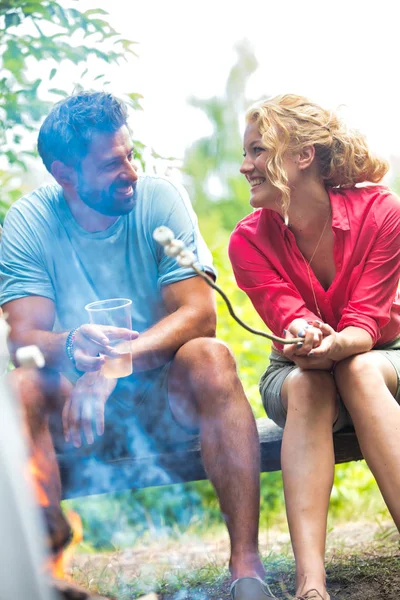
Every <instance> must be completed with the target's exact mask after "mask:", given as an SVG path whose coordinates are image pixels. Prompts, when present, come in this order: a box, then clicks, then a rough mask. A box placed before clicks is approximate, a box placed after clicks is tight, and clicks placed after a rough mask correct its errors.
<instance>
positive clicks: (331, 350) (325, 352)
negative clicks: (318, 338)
mask: <svg viewBox="0 0 400 600" xmlns="http://www.w3.org/2000/svg"><path fill="white" fill-rule="evenodd" d="M313 326H314V327H318V329H320V331H321V332H322V335H323V338H322V342H321V344H320V345H319V346H318V348H313V349H312V350H311V352H309V354H308V356H310V357H313V358H329V359H330V360H333V361H337V360H340V359H341V352H342V344H341V340H340V334H339V333H337V331H335V330H334V329H333V327H331V326H330V325H328V324H327V323H321V322H320V321H314V323H313Z"/></svg>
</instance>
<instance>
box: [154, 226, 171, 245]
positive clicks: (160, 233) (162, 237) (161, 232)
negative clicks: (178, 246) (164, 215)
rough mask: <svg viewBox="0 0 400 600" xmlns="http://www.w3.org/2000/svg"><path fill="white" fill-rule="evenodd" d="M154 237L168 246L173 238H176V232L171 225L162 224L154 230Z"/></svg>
mask: <svg viewBox="0 0 400 600" xmlns="http://www.w3.org/2000/svg"><path fill="white" fill-rule="evenodd" d="M153 238H154V239H155V241H156V242H158V243H159V244H161V246H168V245H169V244H170V243H171V242H172V241H173V240H175V235H174V232H173V231H171V229H169V227H164V225H161V226H160V227H157V228H156V229H155V230H154V231H153Z"/></svg>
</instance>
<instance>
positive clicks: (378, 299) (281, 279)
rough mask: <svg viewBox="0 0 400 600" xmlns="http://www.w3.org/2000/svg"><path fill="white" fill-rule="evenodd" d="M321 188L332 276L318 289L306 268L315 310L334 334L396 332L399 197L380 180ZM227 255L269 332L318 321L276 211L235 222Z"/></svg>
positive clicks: (376, 336) (380, 336) (386, 337)
mask: <svg viewBox="0 0 400 600" xmlns="http://www.w3.org/2000/svg"><path fill="white" fill-rule="evenodd" d="M328 192H329V197H330V201H331V206H332V229H333V233H334V260H335V265H336V275H335V278H334V280H333V282H332V284H331V285H330V287H329V288H328V289H327V290H324V288H323V287H322V285H321V284H320V283H319V281H318V279H317V278H316V277H315V275H314V273H313V272H312V269H311V268H310V273H311V278H312V284H313V287H314V292H315V296H316V299H317V303H318V307H319V309H320V311H321V314H322V317H323V319H324V321H325V322H326V323H329V325H331V327H333V328H334V329H335V330H336V331H342V330H343V329H344V328H345V327H349V326H354V327H360V328H361V329H364V330H365V331H367V332H368V333H369V334H370V335H371V337H372V339H373V343H374V346H375V345H378V346H379V345H382V344H385V343H387V342H390V341H392V340H394V339H395V338H397V337H398V336H399V335H400V295H399V292H398V283H399V277H400V200H399V198H398V197H397V196H396V195H395V194H393V193H392V192H391V191H390V190H389V189H388V188H386V187H384V186H381V185H379V186H376V185H370V186H368V187H359V188H352V189H346V190H339V189H330V190H328ZM229 257H230V260H231V263H232V266H233V270H234V273H235V277H236V281H237V284H238V286H239V287H240V288H241V289H242V290H243V291H245V292H246V294H247V295H248V296H249V298H250V300H251V301H252V303H253V305H254V307H255V309H256V310H257V312H258V313H259V315H260V316H261V318H262V319H263V320H264V322H265V323H266V325H267V327H268V328H269V329H270V330H271V331H272V332H273V333H275V335H279V336H283V330H284V329H287V328H288V326H289V325H290V323H291V322H292V321H293V320H294V319H299V318H301V319H305V320H306V321H309V322H311V321H313V320H315V319H319V317H318V316H317V315H316V311H317V309H316V306H315V300H314V297H313V293H312V289H311V286H310V280H309V277H308V273H307V268H306V265H305V263H304V260H303V258H302V255H301V253H300V250H299V248H298V247H297V244H296V239H295V237H294V235H293V233H292V232H291V231H290V229H289V228H288V227H287V226H286V225H285V224H284V222H283V220H282V218H281V217H280V216H279V214H278V213H277V212H275V211H272V210H269V209H265V208H264V209H258V210H256V211H254V212H253V213H252V214H250V215H248V216H247V217H245V218H244V219H242V220H241V221H240V222H239V223H238V225H237V226H236V228H235V230H234V232H233V233H232V236H231V239H230V243H229ZM277 347H278V348H279V345H277Z"/></svg>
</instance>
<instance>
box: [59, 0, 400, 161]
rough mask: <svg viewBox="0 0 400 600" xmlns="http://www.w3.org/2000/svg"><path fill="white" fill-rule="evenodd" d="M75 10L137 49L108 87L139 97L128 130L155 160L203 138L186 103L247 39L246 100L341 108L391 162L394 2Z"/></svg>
mask: <svg viewBox="0 0 400 600" xmlns="http://www.w3.org/2000/svg"><path fill="white" fill-rule="evenodd" d="M74 4H75V6H76V5H77V3H76V2H75V3H74ZM78 5H79V8H80V9H81V10H85V9H86V8H94V7H98V6H100V7H102V8H104V9H106V10H107V11H108V12H109V15H110V17H109V20H110V23H111V25H113V26H114V28H115V29H117V30H118V31H120V32H121V33H122V34H123V35H124V36H125V37H128V38H130V39H132V40H135V41H137V42H139V44H138V46H137V52H138V54H139V58H138V59H135V58H130V59H129V65H125V66H124V65H123V66H121V67H117V66H113V67H112V69H111V70H110V78H109V79H110V80H111V82H112V86H111V89H112V90H113V91H115V92H116V93H117V94H122V93H124V92H132V91H137V92H140V93H141V94H143V96H144V100H143V102H142V104H143V107H144V109H145V110H144V112H143V113H140V114H139V115H138V116H137V119H136V122H135V123H134V127H135V134H136V136H137V137H138V138H139V139H142V140H143V141H144V142H146V143H147V144H149V145H151V146H152V147H154V148H155V149H156V150H157V151H158V152H159V153H160V154H163V155H166V156H169V155H172V156H176V157H178V158H179V157H182V156H183V153H184V149H185V147H187V146H188V145H190V144H191V143H192V142H193V141H194V140H195V139H196V138H198V137H201V136H202V135H205V134H208V133H209V131H210V130H209V126H208V123H207V120H206V119H205V117H204V116H203V115H202V113H201V112H200V111H199V110H196V109H193V108H190V107H189V106H188V105H187V98H188V97H190V96H198V97H201V98H207V97H210V96H215V95H220V94H222V93H223V91H224V87H225V84H226V80H227V76H228V74H229V71H230V68H231V67H232V65H233V64H234V62H235V57H236V54H235V51H234V45H235V43H236V42H237V41H239V40H243V39H244V38H246V39H247V40H249V42H250V43H251V44H252V46H253V48H254V51H255V54H256V57H257V60H258V62H259V69H258V71H257V72H256V73H255V74H254V75H253V77H252V78H251V80H250V82H249V86H248V89H247V90H246V96H247V97H259V96H261V95H267V94H268V95H271V94H272V95H274V94H278V93H282V92H288V91H291V92H294V93H299V94H304V95H308V96H309V97H311V98H312V99H314V100H316V101H318V102H320V103H321V104H323V105H326V106H327V107H329V108H336V107H337V106H338V105H340V104H345V105H346V109H345V112H344V115H345V116H346V118H347V121H348V122H350V123H351V124H352V125H354V126H356V127H358V128H359V129H361V130H362V131H363V132H364V133H365V134H366V135H367V137H368V140H369V142H370V145H371V146H372V148H373V149H374V150H375V151H376V152H378V153H380V154H383V155H384V156H386V157H387V158H389V157H390V156H391V155H397V156H400V107H399V87H400V86H399V68H400V65H399V59H400V53H399V37H400V20H399V15H400V4H399V3H398V2H396V0H379V1H378V0H331V1H330V2H327V1H326V0H301V1H300V0H274V1H271V0H248V1H247V2H245V0H241V1H240V2H239V1H237V0H201V1H199V0H197V1H196V2H195V1H194V0H168V1H165V0H140V1H139V0H96V1H94V0H79V1H78ZM64 82H65V78H64ZM244 92H245V91H244ZM239 151H240V149H239ZM399 163H400V159H399ZM399 166H400V164H399Z"/></svg>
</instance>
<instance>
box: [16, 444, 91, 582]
mask: <svg viewBox="0 0 400 600" xmlns="http://www.w3.org/2000/svg"><path fill="white" fill-rule="evenodd" d="M40 462H42V461H41V460H40V457H38V456H36V457H35V456H31V457H30V459H29V461H28V474H29V479H30V480H31V482H32V484H33V489H34V493H35V496H36V498H37V501H38V503H39V504H40V506H41V507H42V508H48V507H50V500H49V497H48V495H47V492H46V484H47V482H48V477H47V476H46V473H45V471H44V470H43V469H41V468H40V467H39V464H38V463H40ZM65 517H66V520H67V522H68V523H69V525H70V527H71V529H72V539H71V541H70V543H69V545H68V546H67V548H65V549H64V548H63V549H61V550H59V551H57V552H55V553H54V552H52V551H51V549H49V555H48V559H47V561H46V564H45V565H44V570H45V571H46V572H48V573H49V574H50V575H51V576H52V577H54V578H55V579H68V580H70V579H71V577H70V576H69V574H68V567H69V565H70V563H71V560H72V557H73V553H74V548H75V546H76V545H77V544H79V542H81V541H82V540H83V527H82V521H81V518H80V516H79V515H78V513H77V512H74V511H72V510H69V511H68V512H67V513H66V515H65Z"/></svg>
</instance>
